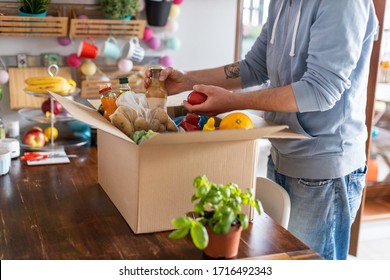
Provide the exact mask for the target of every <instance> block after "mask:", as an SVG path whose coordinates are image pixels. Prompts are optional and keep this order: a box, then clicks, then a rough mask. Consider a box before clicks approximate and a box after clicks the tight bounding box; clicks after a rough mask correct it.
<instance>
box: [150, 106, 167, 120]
mask: <svg viewBox="0 0 390 280" xmlns="http://www.w3.org/2000/svg"><path fill="white" fill-rule="evenodd" d="M153 111H154V112H152V116H153V117H152V119H158V120H159V121H160V123H162V124H166V123H167V121H168V114H167V112H165V110H164V109H163V108H159V107H157V108H156V109H154V110H153Z"/></svg>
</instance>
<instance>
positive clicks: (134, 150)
mask: <svg viewBox="0 0 390 280" xmlns="http://www.w3.org/2000/svg"><path fill="white" fill-rule="evenodd" d="M52 95H53V97H54V98H55V99H57V101H59V102H60V103H61V104H62V106H63V107H64V108H65V109H66V110H67V111H68V112H69V113H70V114H71V115H72V116H73V117H74V118H76V119H78V120H80V121H83V122H85V123H87V124H89V125H92V126H94V127H97V129H98V136H97V139H98V149H97V150H98V181H99V184H100V185H101V186H102V188H103V189H104V190H105V192H106V193H107V195H108V196H109V197H110V199H111V200H112V202H113V203H114V204H115V206H116V207H117V208H118V210H119V212H120V213H121V214H122V216H123V217H124V218H125V220H126V221H127V223H128V224H129V226H130V227H131V229H132V230H133V231H134V233H147V232H156V231H164V230H171V229H173V226H172V225H171V223H170V221H171V219H172V218H174V217H177V216H181V215H183V214H185V213H187V212H189V211H192V210H193V203H192V202H191V197H192V195H193V193H194V188H193V186H192V183H193V180H194V179H195V177H196V176H198V175H206V176H207V177H208V178H209V179H210V180H211V181H213V182H218V183H230V182H234V183H236V184H238V185H239V186H240V187H241V188H242V189H244V190H245V189H246V188H254V186H255V180H256V167H257V166H256V165H257V157H258V153H257V141H256V139H258V138H261V137H264V136H273V137H277V136H275V133H276V132H278V131H282V130H284V129H286V128H287V126H283V125H272V124H270V123H267V122H265V121H264V120H263V121H262V122H260V123H259V122H258V123H257V124H258V127H256V128H254V129H250V130H245V131H244V130H220V131H208V132H198V131H196V132H186V133H165V134H158V135H156V136H155V137H153V138H151V139H149V140H148V141H146V142H144V143H142V144H140V145H136V144H135V143H134V142H133V141H132V140H131V139H130V138H128V137H127V136H126V135H125V134H123V133H122V132H121V131H120V130H119V129H117V128H116V127H114V126H113V125H112V124H111V123H110V122H108V121H107V120H106V119H105V118H104V117H102V116H101V115H100V114H99V113H98V112H97V111H96V110H95V109H91V108H89V107H87V106H84V105H81V104H79V103H76V102H74V101H72V100H69V99H66V98H64V97H62V96H59V95H57V94H54V93H53V94H52ZM293 135H294V133H293ZM295 136H297V134H295ZM298 136H299V135H298ZM287 137H288V135H287ZM245 212H246V213H247V214H249V216H250V217H252V214H253V209H249V207H247V208H245Z"/></svg>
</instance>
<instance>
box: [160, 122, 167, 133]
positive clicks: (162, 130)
mask: <svg viewBox="0 0 390 280" xmlns="http://www.w3.org/2000/svg"><path fill="white" fill-rule="evenodd" d="M166 131H167V127H166V126H165V124H162V123H161V124H160V127H159V128H158V132H161V133H162V132H166Z"/></svg>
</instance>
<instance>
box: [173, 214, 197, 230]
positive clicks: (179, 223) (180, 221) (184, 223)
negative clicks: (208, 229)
mask: <svg viewBox="0 0 390 280" xmlns="http://www.w3.org/2000/svg"><path fill="white" fill-rule="evenodd" d="M191 222H192V219H191V218H189V217H186V216H183V217H178V218H174V219H172V221H171V223H172V225H174V226H175V227H177V228H184V227H189V226H190V225H191Z"/></svg>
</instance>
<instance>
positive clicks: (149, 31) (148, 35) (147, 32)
mask: <svg viewBox="0 0 390 280" xmlns="http://www.w3.org/2000/svg"><path fill="white" fill-rule="evenodd" d="M152 38H153V30H152V28H150V27H148V26H147V27H145V31H144V37H143V38H142V39H143V40H144V41H149V40H150V39H152Z"/></svg>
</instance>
